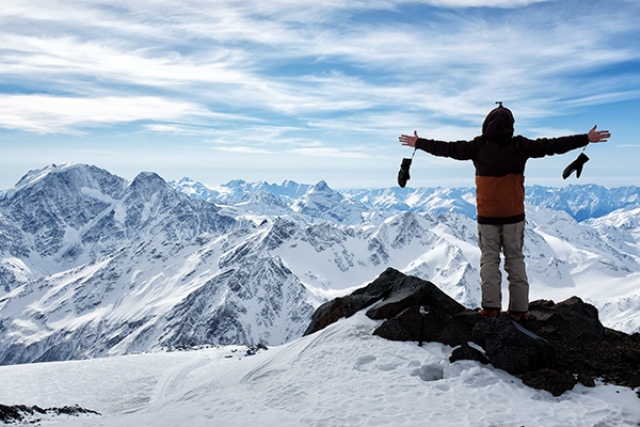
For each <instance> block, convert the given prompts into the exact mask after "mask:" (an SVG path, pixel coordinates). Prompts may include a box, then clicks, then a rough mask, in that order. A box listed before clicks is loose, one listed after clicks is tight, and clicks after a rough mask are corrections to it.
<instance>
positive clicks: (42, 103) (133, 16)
mask: <svg viewBox="0 0 640 427" xmlns="http://www.w3.org/2000/svg"><path fill="white" fill-rule="evenodd" d="M638 18H640V4H639V3H638V2H636V1H629V0H611V1H609V2H559V1H544V0H421V1H420V0H419V1H415V0H354V1H349V2H345V1H342V0H327V1H321V2H305V4H304V5H301V3H300V2H299V1H297V0H274V1H269V2H265V1H258V0H243V1H238V0H216V1H208V0H164V1H151V0H140V1H135V2H130V1H124V0H107V1H102V0H85V1H82V2H69V1H62V0H31V1H26V0H24V1H23V0H14V1H11V2H9V4H6V5H3V7H2V8H0V35H1V36H2V37H0V82H1V83H2V85H1V86H0V128H3V129H4V130H6V131H19V132H23V133H34V134H36V135H41V134H51V133H64V134H70V133H71V134H82V135H87V134H90V133H91V132H93V131H94V130H95V129H100V130H101V131H105V132H108V131H109V130H111V129H119V128H122V127H123V126H127V127H128V129H129V130H131V131H135V134H137V135H140V134H144V133H146V132H149V133H150V134H151V135H153V136H157V135H158V134H162V135H163V136H164V137H166V138H170V137H175V138H176V141H178V140H180V141H185V140H189V139H194V140H198V141H200V142H206V145H207V146H208V147H210V148H214V149H219V150H226V152H232V151H233V152H246V151H252V150H254V152H261V153H265V154H267V153H272V152H279V153H282V152H285V151H286V152H287V153H289V154H291V155H298V156H301V157H305V158H324V159H331V158H336V157H341V158H363V157H366V156H374V155H378V154H377V152H375V150H382V148H381V147H382V146H383V144H386V143H388V144H392V143H394V142H395V141H394V139H396V134H397V133H399V132H407V131H412V130H413V128H417V129H418V130H419V131H422V130H423V129H424V130H425V132H427V134H428V135H429V136H432V137H437V138H443V139H457V138H467V137H469V136H472V135H475V134H477V132H478V131H479V125H480V123H481V121H482V119H483V118H484V115H485V114H486V112H487V111H488V110H489V109H490V108H492V107H493V103H494V101H497V100H501V101H505V103H506V104H507V105H508V106H509V107H511V108H512V109H514V110H515V111H516V112H517V117H518V118H517V120H518V125H519V126H523V127H525V128H526V127H528V130H530V131H531V132H532V133H533V134H536V132H537V131H536V130H535V129H548V130H553V129H558V128H560V129H567V128H571V127H572V125H570V124H567V125H564V124H562V125H558V124H556V123H553V124H546V123H541V121H544V120H545V119H548V118H552V117H555V116H558V115H561V116H571V115H572V114H578V113H580V112H583V111H585V110H586V109H589V108H593V107H596V108H597V107H598V106H602V105H609V104H611V103H615V102H620V101H634V102H635V101H637V100H638V99H640V71H639V69H638V64H639V63H640V50H639V49H637V46H638V43H640V30H639V29H638V25H637V22H638ZM628 133H629V134H631V133H632V132H628ZM234 144H235V145H234ZM364 146H366V147H367V150H364V149H363V148H362V147H364ZM372 150H373V151H372ZM374 152H375V153H376V154H374Z"/></svg>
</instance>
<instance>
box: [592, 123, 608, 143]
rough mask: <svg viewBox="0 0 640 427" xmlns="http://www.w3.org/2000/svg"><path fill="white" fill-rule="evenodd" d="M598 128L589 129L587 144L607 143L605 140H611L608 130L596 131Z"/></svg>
mask: <svg viewBox="0 0 640 427" xmlns="http://www.w3.org/2000/svg"><path fill="white" fill-rule="evenodd" d="M597 127H598V126H597V125H596V126H594V127H593V128H591V130H590V131H589V133H588V134H587V135H589V142H607V139H609V138H611V133H610V132H609V131H608V130H596V128H597Z"/></svg>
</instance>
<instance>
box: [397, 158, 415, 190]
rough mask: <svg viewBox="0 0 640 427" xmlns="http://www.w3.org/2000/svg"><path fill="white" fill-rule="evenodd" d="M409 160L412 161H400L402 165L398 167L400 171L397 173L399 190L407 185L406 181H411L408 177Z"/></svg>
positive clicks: (409, 176)
mask: <svg viewBox="0 0 640 427" xmlns="http://www.w3.org/2000/svg"><path fill="white" fill-rule="evenodd" d="M411 160H412V159H402V164H401V165H400V171H399V172H398V185H399V186H400V187H401V188H404V186H405V185H407V181H409V180H410V179H411V175H409V168H410V167H411Z"/></svg>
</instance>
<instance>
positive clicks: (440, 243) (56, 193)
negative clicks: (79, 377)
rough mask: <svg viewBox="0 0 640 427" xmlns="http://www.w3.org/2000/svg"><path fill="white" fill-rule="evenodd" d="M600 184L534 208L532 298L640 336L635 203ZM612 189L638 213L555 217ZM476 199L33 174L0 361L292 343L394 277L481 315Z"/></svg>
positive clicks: (5, 283) (11, 224)
mask: <svg viewBox="0 0 640 427" xmlns="http://www.w3.org/2000/svg"><path fill="white" fill-rule="evenodd" d="M589 189H590V187H584V188H583V187H580V188H573V189H572V190H571V191H570V192H569V191H568V190H567V193H566V196H563V197H565V198H564V199H563V198H558V197H556V195H555V194H554V192H553V191H552V190H550V189H547V190H545V191H547V192H548V194H547V196H546V197H543V196H542V195H543V191H542V189H536V192H535V194H538V195H539V196H537V197H540V200H542V202H541V203H542V205H543V206H531V205H529V206H528V212H527V216H528V222H529V225H528V227H527V238H526V243H525V253H526V255H527V262H528V272H529V276H530V280H531V284H532V288H531V289H532V295H533V296H534V297H535V296H536V295H538V296H540V297H544V298H549V299H552V298H556V299H558V300H560V299H565V298H567V297H569V296H571V295H579V296H581V297H582V298H583V299H586V300H588V301H589V302H591V303H593V304H594V305H596V306H597V307H598V308H599V309H600V310H602V316H601V318H602V320H603V322H604V323H605V324H607V325H608V326H611V327H616V328H618V329H623V330H625V331H628V332H631V331H638V330H640V309H638V307H640V297H639V296H638V295H637V292H636V291H635V289H637V285H638V283H639V282H640V249H639V248H640V245H639V244H638V238H639V236H640V228H639V225H640V208H639V207H638V206H637V205H636V206H635V207H634V205H632V204H631V202H632V200H633V192H632V191H631V190H630V189H629V190H624V191H623V190H620V191H619V192H615V191H614V190H606V191H607V192H606V193H601V192H600V191H601V189H600V188H599V187H597V188H593V189H592V190H593V191H594V195H593V196H589V197H587V196H586V195H584V194H583V195H581V196H580V197H582V199H579V198H578V196H577V193H580V192H585V191H588V190H589ZM557 191H560V190H557ZM563 191H564V190H563ZM563 194H565V193H563ZM571 194H574V196H573V197H574V198H573V199H571V198H570V195H571ZM613 194H618V197H619V201H618V202H615V203H614V202H613V201H611V200H609V202H608V204H605V203H604V202H602V203H600V205H603V206H604V205H607V206H609V209H611V208H612V207H613V206H615V205H616V203H623V201H626V202H627V203H628V206H627V207H626V208H623V209H618V210H615V211H613V212H611V213H610V214H608V215H605V216H602V217H599V218H595V219H589V220H585V221H583V222H581V223H578V222H577V221H576V220H575V219H574V218H573V217H572V216H571V215H569V214H567V213H565V212H564V211H562V210H552V209H549V208H548V206H545V204H552V201H554V200H555V201H556V202H557V201H558V200H564V201H565V202H566V201H567V200H600V198H602V197H605V196H607V195H613ZM473 198H474V192H473V191H472V190H469V189H444V188H438V189H413V190H411V189H384V190H368V191H366V190H351V191H342V192H340V191H335V190H333V189H331V188H330V187H329V186H328V185H327V184H326V182H324V181H321V182H319V183H317V184H316V185H313V186H311V185H303V184H297V183H294V182H292V181H285V182H284V183H283V184H282V185H270V184H264V183H254V184H249V183H246V182H244V181H232V182H230V183H228V184H225V185H224V186H220V187H217V188H216V189H208V188H207V187H205V186H203V185H201V184H198V183H195V182H193V181H191V180H188V179H183V180H181V181H179V182H177V183H171V184H170V185H169V184H167V183H166V182H165V181H164V180H163V179H162V178H161V177H159V176H158V175H157V174H155V173H141V174H139V175H138V176H137V177H136V178H135V179H134V180H133V181H131V182H127V181H126V180H124V179H122V178H119V177H117V176H115V175H112V174H110V173H109V172H107V171H105V170H102V169H99V168H97V167H95V166H88V165H81V164H65V165H51V166H49V167H47V168H44V169H42V170H38V171H31V172H29V173H28V174H27V175H25V177H23V178H22V179H21V180H20V182H18V184H17V185H16V186H15V187H14V188H12V189H9V190H7V192H6V194H5V196H4V198H2V199H0V235H1V236H2V237H3V238H2V239H0V363H2V364H8V363H28V362H33V361H45V360H64V359H78V358H87V357H97V356H103V355H115V354H126V353H131V352H139V351H148V350H152V349H156V348H161V347H180V346H186V347H192V346H199V345H205V344H257V343H260V342H262V343H265V344H271V345H275V344H281V343H284V342H287V341H289V340H291V339H293V338H294V337H297V336H299V335H300V334H301V333H302V332H303V331H304V329H305V328H306V326H307V324H308V320H309V317H310V315H311V313H312V312H313V310H314V308H315V307H317V306H318V305H319V304H320V303H322V302H325V301H327V300H328V299H331V298H334V297H335V296H337V295H341V294H344V293H346V292H348V291H349V290H350V289H353V288H355V287H359V286H362V285H364V284H366V283H368V282H370V281H371V280H372V279H373V278H375V277H377V276H378V275H379V274H380V272H382V271H384V270H385V269H386V268H387V267H393V268H396V269H398V270H401V271H403V272H405V273H407V274H412V275H416V276H419V277H422V278H424V279H427V280H430V281H432V282H433V283H435V284H437V285H438V286H439V287H440V288H441V289H443V290H444V291H445V292H447V293H448V294H449V295H451V296H452V297H454V298H455V299H456V300H458V301H459V302H461V303H463V304H464V305H466V306H469V307H474V306H478V305H479V298H480V289H479V280H478V264H479V249H478V248H477V231H476V230H477V225H476V223H475V221H474V219H473V216H472V215H471V214H470V213H469V210H470V209H474V210H475V208H473V206H474V200H473ZM556 202H554V203H556ZM583 205H584V204H579V203H577V202H576V203H573V202H572V203H568V204H567V206H573V207H576V206H583ZM596 205H598V204H597V203H595V204H594V203H592V204H591V205H590V206H596ZM576 212H578V211H576ZM593 212H595V208H594V210H593Z"/></svg>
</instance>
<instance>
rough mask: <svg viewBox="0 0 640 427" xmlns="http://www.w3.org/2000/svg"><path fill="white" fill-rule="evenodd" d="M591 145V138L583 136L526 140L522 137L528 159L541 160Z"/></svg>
mask: <svg viewBox="0 0 640 427" xmlns="http://www.w3.org/2000/svg"><path fill="white" fill-rule="evenodd" d="M588 144H589V136H588V135H587V134H586V133H585V134H582V135H573V136H563V137H560V138H540V139H535V140H531V139H526V138H524V137H522V148H523V150H524V151H525V152H526V153H527V156H528V157H533V158H539V157H544V156H552V155H554V154H564V153H566V152H567V151H571V150H574V149H576V148H580V147H584V146H585V145H588Z"/></svg>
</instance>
